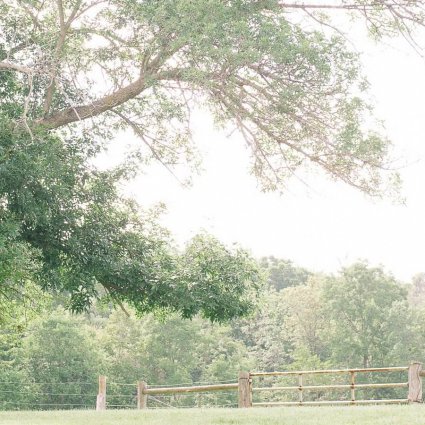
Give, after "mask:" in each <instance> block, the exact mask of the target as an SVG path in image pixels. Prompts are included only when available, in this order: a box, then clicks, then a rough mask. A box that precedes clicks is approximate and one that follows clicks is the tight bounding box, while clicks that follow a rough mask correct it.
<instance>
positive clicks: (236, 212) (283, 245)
mask: <svg viewBox="0 0 425 425" xmlns="http://www.w3.org/2000/svg"><path fill="white" fill-rule="evenodd" d="M353 41H354V42H355V44H356V46H357V47H358V48H359V50H361V51H362V53H363V54H362V62H363V69H364V72H365V74H366V75H367V77H368V80H369V82H370V84H371V88H370V95H371V98H372V101H373V103H374V105H375V107H376V109H375V111H376V116H377V117H378V118H380V119H382V120H383V121H384V122H385V128H386V131H387V134H388V135H389V137H390V138H391V139H392V141H393V143H394V156H396V157H398V158H400V162H401V163H403V164H405V166H403V168H402V169H400V174H401V176H402V179H403V189H402V195H403V196H404V197H405V199H406V201H405V204H404V205H400V204H398V205H397V204H395V203H394V202H393V201H392V200H389V199H386V200H372V199H370V198H367V197H366V196H365V195H363V194H361V193H359V192H357V191H356V190H355V189H352V188H350V187H348V186H346V185H344V184H343V183H336V182H333V181H330V180H328V179H326V178H325V177H324V176H323V175H321V174H318V173H315V174H308V175H307V176H305V175H303V176H302V177H303V179H307V183H308V186H305V185H303V184H301V183H300V182H299V181H296V180H292V181H290V183H289V187H288V191H287V192H285V193H284V194H278V193H262V192H261V190H260V188H259V185H258V183H257V182H256V180H255V178H254V177H252V176H251V175H250V174H249V154H248V151H247V150H246V148H245V146H244V142H243V140H242V138H241V137H240V136H239V135H237V134H235V133H233V134H230V135H229V132H227V133H226V132H225V131H218V130H216V129H214V126H213V122H212V119H211V117H210V116H209V115H208V113H207V112H205V111H196V112H195V113H194V116H193V120H192V126H193V128H192V129H193V135H194V140H195V141H196V143H197V145H198V146H199V147H200V150H201V152H202V156H203V164H202V165H203V172H202V174H201V175H199V176H194V178H193V184H192V187H191V188H189V189H188V188H184V187H182V186H181V185H180V184H179V183H178V182H177V181H176V179H175V178H174V177H172V176H171V175H170V174H169V173H168V172H167V171H166V170H165V169H164V168H162V167H161V166H159V165H156V166H152V167H150V168H149V169H148V170H146V172H145V173H144V174H143V175H141V176H138V177H137V178H136V179H135V180H134V181H132V182H129V183H128V186H127V187H126V188H125V190H126V192H127V193H128V194H130V195H131V196H133V197H134V198H136V199H137V200H138V201H139V202H140V203H141V205H142V206H144V207H149V206H151V205H154V204H155V203H158V202H164V203H165V204H166V206H167V213H166V214H165V215H164V216H163V217H162V222H163V224H165V225H166V226H167V227H168V228H169V229H170V230H171V232H172V234H173V236H174V238H175V240H176V242H177V243H178V244H179V245H182V246H183V245H184V243H185V242H187V241H188V240H189V239H190V238H191V237H193V236H194V235H195V234H197V233H199V232H200V231H207V232H209V233H211V234H213V235H215V236H216V237H217V238H219V239H220V240H221V241H223V242H224V243H225V244H228V245H231V244H234V243H236V244H239V245H240V246H242V247H243V248H246V249H247V250H249V251H250V252H251V253H252V255H254V256H255V257H262V256H269V255H273V256H275V257H279V258H284V259H289V260H292V261H293V262H294V263H295V264H297V265H299V266H303V267H306V268H309V269H311V270H313V271H323V272H328V273H333V272H336V271H337V270H338V269H340V268H341V267H342V266H346V265H349V264H351V263H353V262H354V261H356V260H358V259H366V260H368V261H369V263H370V264H371V265H383V266H384V267H385V269H386V270H387V271H388V272H391V273H393V274H394V275H395V277H396V278H398V279H400V280H403V281H406V282H408V281H410V279H411V278H412V276H413V275H415V274H416V273H419V272H425V250H424V245H425V225H424V224H425V163H424V161H425V143H424V141H425V140H424V139H425V59H424V58H421V57H420V56H419V55H418V54H417V53H415V52H414V51H413V49H412V48H411V47H410V46H408V45H407V44H406V43H405V42H403V41H401V40H393V41H391V42H389V45H382V44H380V45H377V44H375V43H373V42H371V41H367V40H366V39H365V38H364V37H362V36H359V38H358V39H357V40H353ZM424 42H425V39H424ZM129 138H131V136H129V135H121V136H120V138H118V140H117V142H118V143H116V144H114V146H115V147H114V148H113V149H112V150H111V151H110V152H109V159H110V160H111V158H113V157H116V156H117V155H116V154H117V150H120V149H122V146H125V145H126V144H128V142H129ZM118 156H119V155H118Z"/></svg>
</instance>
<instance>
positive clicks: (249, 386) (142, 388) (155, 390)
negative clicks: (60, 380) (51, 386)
mask: <svg viewBox="0 0 425 425" xmlns="http://www.w3.org/2000/svg"><path fill="white" fill-rule="evenodd" d="M370 372H374V373H392V372H407V379H408V380H407V382H394V383H368V384H363V383H356V376H357V375H358V374H362V373H370ZM323 374H346V375H348V376H349V378H350V381H349V383H347V384H330V385H304V380H303V377H304V376H305V375H323ZM267 376H297V377H298V385H296V386H294V385H292V386H271V387H258V386H257V387H254V386H253V379H255V378H258V377H260V378H261V377H267ZM423 376H425V371H423V370H422V364H421V363H418V362H412V363H411V364H410V366H402V367H386V368H382V367H381V368H365V369H359V368H357V369H333V370H332V369H329V370H304V371H283V372H279V371H276V372H240V373H239V379H238V382H234V383H227V384H214V385H197V386H187V387H183V386H180V387H152V388H150V387H149V386H148V384H147V383H146V382H144V381H138V382H137V408H138V409H146V408H148V398H149V396H150V395H151V396H153V395H158V394H181V393H200V392H210V391H237V392H238V406H239V407H240V408H247V407H252V406H258V407H260V406H263V407H265V406H296V405H298V406H299V405H305V406H318V405H332V404H335V405H339V404H349V405H352V404H359V405H362V404H395V403H400V404H402V403H418V402H422V379H421V377H423ZM373 388H407V394H406V396H407V397H406V398H400V399H380V400H361V399H360V400H359V399H356V390H358V389H373ZM318 390H337V391H341V390H350V400H320V401H307V400H305V399H304V392H305V391H318ZM270 391H271V392H286V391H297V392H298V401H270V402H267V401H265V402H263V401H262V402H255V403H254V402H253V393H261V392H270ZM106 406H107V404H106V377H104V376H100V377H99V394H98V396H97V403H96V410H105V409H106Z"/></svg>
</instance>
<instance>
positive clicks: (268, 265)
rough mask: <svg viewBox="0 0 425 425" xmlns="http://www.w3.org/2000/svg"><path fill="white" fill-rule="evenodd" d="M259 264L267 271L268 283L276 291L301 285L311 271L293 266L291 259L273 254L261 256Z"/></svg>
mask: <svg viewBox="0 0 425 425" xmlns="http://www.w3.org/2000/svg"><path fill="white" fill-rule="evenodd" d="M260 265H261V266H262V267H264V268H265V269H266V270H267V272H268V281H269V285H270V286H272V287H274V288H275V289H276V290H277V291H280V290H282V289H285V288H287V287H290V286H297V285H302V284H304V283H306V282H307V279H308V278H309V277H310V276H311V272H309V271H308V270H306V269H304V268H302V267H297V266H294V264H293V263H292V261H290V260H282V259H278V258H275V257H273V256H270V257H263V258H262V259H261V261H260Z"/></svg>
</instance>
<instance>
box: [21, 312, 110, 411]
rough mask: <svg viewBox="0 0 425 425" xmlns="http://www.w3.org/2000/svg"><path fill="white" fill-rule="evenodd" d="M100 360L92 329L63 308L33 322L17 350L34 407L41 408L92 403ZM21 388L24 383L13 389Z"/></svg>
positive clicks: (59, 407) (100, 365)
mask: <svg viewBox="0 0 425 425" xmlns="http://www.w3.org/2000/svg"><path fill="white" fill-rule="evenodd" d="M103 360H104V355H103V353H102V352H101V351H100V350H99V349H98V348H97V346H96V344H95V340H94V333H93V330H90V329H88V328H87V327H86V326H85V325H84V323H83V321H82V320H81V318H80V319H76V318H73V317H72V316H70V315H69V314H67V313H66V312H65V311H64V310H63V309H59V310H58V311H55V312H51V313H50V314H49V315H48V316H47V315H46V317H43V318H41V319H40V320H37V321H35V322H34V323H33V324H32V327H31V329H30V331H29V335H28V336H27V337H26V338H24V340H23V347H22V352H21V353H20V363H21V367H22V369H23V370H24V371H25V372H26V374H27V376H28V377H29V382H26V383H25V384H26V386H31V388H32V392H33V393H34V396H33V400H32V401H33V403H34V406H35V408H40V406H41V408H44V409H46V408H47V409H48V408H56V409H64V408H78V407H79V408H81V406H93V405H94V403H95V394H96V390H97V380H98V376H99V374H100V373H101V372H102V369H103V368H104V363H103ZM24 391H25V386H24V387H23V388H22V387H18V388H16V392H17V393H18V394H19V393H21V392H24Z"/></svg>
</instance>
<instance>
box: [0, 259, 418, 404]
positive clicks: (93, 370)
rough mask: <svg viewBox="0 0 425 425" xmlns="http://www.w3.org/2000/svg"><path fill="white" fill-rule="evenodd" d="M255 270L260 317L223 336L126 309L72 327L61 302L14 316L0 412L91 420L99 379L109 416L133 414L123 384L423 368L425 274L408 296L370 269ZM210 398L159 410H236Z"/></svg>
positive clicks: (236, 324) (210, 326) (100, 311)
mask: <svg viewBox="0 0 425 425" xmlns="http://www.w3.org/2000/svg"><path fill="white" fill-rule="evenodd" d="M260 264H261V266H262V268H263V270H264V273H265V276H267V284H266V285H265V287H264V291H263V293H262V295H261V298H260V301H259V304H258V306H257V310H256V312H255V313H253V314H252V315H251V316H250V317H247V318H243V319H234V320H232V321H230V322H229V323H226V324H214V323H211V322H210V321H208V320H205V319H202V318H200V317H195V318H193V319H191V320H189V319H182V318H181V317H180V316H179V315H178V314H171V315H170V314H161V313H160V314H156V315H153V314H148V315H143V316H140V317H137V316H136V314H135V313H134V311H133V310H132V309H131V307H128V306H124V305H123V306H122V308H120V309H112V308H111V305H110V304H108V303H107V302H104V303H101V302H98V303H97V304H96V305H95V306H94V307H93V308H92V309H91V310H90V311H89V312H87V313H86V314H84V315H73V314H71V313H70V312H69V311H67V310H66V307H67V306H66V303H67V298H66V296H51V295H44V296H42V297H40V298H39V300H38V301H37V303H36V304H34V305H32V308H29V306H26V307H24V306H23V305H17V306H16V309H15V314H16V316H15V317H14V316H13V314H12V315H11V316H9V319H5V321H4V323H3V328H2V331H1V334H0V343H1V352H0V355H1V357H0V359H1V367H0V382H1V384H0V406H1V407H2V408H3V409H11V408H23V406H25V407H26V408H38V409H40V408H41V409H43V408H73V407H75V408H81V407H84V406H87V407H90V408H92V407H93V405H94V400H95V394H96V392H97V377H98V375H99V374H105V375H107V377H108V383H109V386H108V394H109V399H108V402H109V403H110V405H111V407H114V406H116V407H134V403H135V399H134V396H135V386H134V385H126V386H122V385H121V386H120V385H119V384H132V383H135V382H136V381H137V380H145V381H147V382H148V383H149V384H150V385H164V384H167V385H176V384H191V383H197V382H223V381H225V382H227V381H232V382H234V381H235V380H236V379H237V376H238V372H239V371H240V370H250V371H253V370H261V371H270V370H288V369H289V370H305V369H319V368H334V367H337V368H340V367H341V368H342V367H379V366H390V365H407V364H408V363H409V362H410V361H411V360H419V361H424V360H425V356H424V351H423V347H424V344H425V320H424V319H425V274H418V275H417V276H416V277H415V278H414V279H413V281H412V282H411V283H410V284H406V283H401V282H398V281H396V280H395V279H394V278H393V277H392V276H391V275H390V274H388V273H387V272H385V271H384V270H383V269H382V268H379V267H377V268H375V267H371V266H369V265H368V264H367V263H365V262H358V263H355V264H353V265H351V266H350V267H346V268H343V269H341V270H340V272H339V273H338V274H336V275H333V276H332V275H325V274H317V273H312V272H310V271H308V270H306V269H304V268H301V267H297V266H295V265H294V264H293V263H291V262H290V261H285V260H279V259H276V258H273V257H270V258H263V259H262V260H261V261H260ZM23 313H25V314H23ZM391 378H392V379H393V380H394V379H402V377H401V376H395V377H394V376H393V377H391ZM365 379H367V377H366V378H365ZM375 379H376V378H375ZM400 382H402V381H400ZM65 384H66V385H65ZM263 384H264V385H268V383H267V382H265V383H263ZM380 391H381V393H382V391H384V390H380ZM387 391H389V390H387ZM393 391H395V390H393ZM387 395H388V394H387ZM390 395H391V394H390ZM270 396H271V395H270ZM276 396H277V395H274V397H276ZM322 396H324V394H319V393H317V394H312V397H313V398H315V399H316V398H320V397H322ZM335 396H336V397H341V395H338V394H337V395H335ZM371 396H372V397H373V394H372V395H371ZM198 397H199V396H198ZM208 397H209V396H208V394H207V395H205V396H204V398H203V399H197V398H196V397H195V396H186V397H180V398H177V399H176V398H175V399H172V400H171V399H167V400H165V402H166V403H173V404H176V403H177V404H180V405H193V404H194V403H195V404H196V403H199V404H202V405H205V404H207V405H210V404H212V405H217V404H219V405H222V404H225V405H232V403H234V394H230V393H229V394H221V395H219V396H217V395H216V396H215V398H211V397H210V398H208ZM280 397H282V395H280ZM327 397H328V398H329V394H327ZM161 400H162V402H161ZM158 403H164V401H163V399H159V402H158ZM158 403H157V404H155V402H154V401H152V402H151V404H152V405H153V407H155V406H156V407H161V406H162V405H161V404H158ZM162 407H164V406H162Z"/></svg>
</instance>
